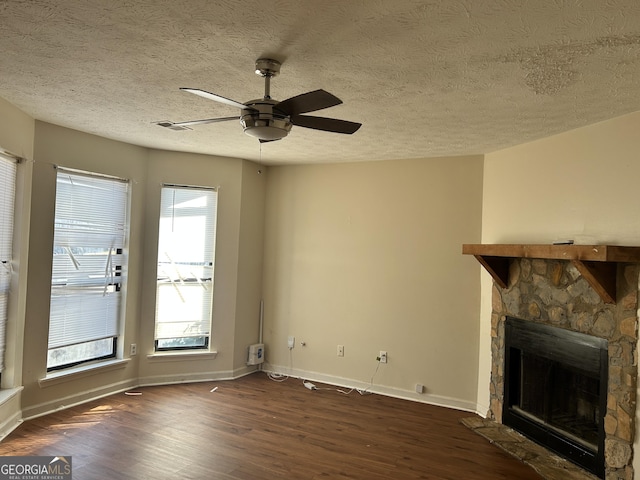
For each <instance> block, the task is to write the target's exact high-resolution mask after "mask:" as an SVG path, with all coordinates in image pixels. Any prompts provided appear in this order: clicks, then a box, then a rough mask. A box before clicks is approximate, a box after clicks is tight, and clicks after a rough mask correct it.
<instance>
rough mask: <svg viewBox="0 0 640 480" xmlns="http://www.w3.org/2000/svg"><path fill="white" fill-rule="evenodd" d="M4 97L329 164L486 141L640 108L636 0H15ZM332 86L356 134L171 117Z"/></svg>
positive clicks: (8, 4)
mask: <svg viewBox="0 0 640 480" xmlns="http://www.w3.org/2000/svg"><path fill="white" fill-rule="evenodd" d="M0 29H1V30H0V31H1V34H0V71H1V72H2V73H1V75H0V97H2V98H4V99H6V100H7V101H9V102H11V103H12V104H14V105H16V106H17V107H18V108H20V109H21V110H23V111H24V112H26V113H28V114H29V115H31V116H33V117H34V118H36V119H39V120H43V121H46V122H51V123H55V124H58V125H62V126H65V127H70V128H74V129H77V130H81V131H84V132H89V133H94V134H97V135H101V136H104V137H108V138H113V139H116V140H121V141H125V142H129V143H133V144H137V145H142V146H150V147H155V148H162V149H171V150H180V151H190V152H199V153H207V154H213V155H221V156H230V157H239V158H246V159H252V160H257V161H262V162H263V163H265V164H290V163H319V162H342V161H362V160H379V159H399V158H419V157H433V156H449V155H463V154H478V153H487V152H491V151H495V150H499V149H502V148H505V147H509V146H512V145H516V144H520V143H524V142H528V141H531V140H535V139H538V138H542V137H546V136H549V135H553V134H556V133H560V132H563V131H567V130H570V129H573V128H577V127H580V126H583V125H587V124H591V123H595V122H599V121H602V120H606V119H608V118H612V117H616V116H620V115H623V114H626V113H630V112H633V111H639V110H640V2H639V1H638V0H584V1H578V0H555V1H552V0H530V1H527V0H483V1H477V0H456V1H453V0H449V1H447V0H442V1H436V0H431V1H413V0H349V1H339V0H325V1H322V2H318V1H312V0H244V1H236V0H218V1H211V0H170V1H168V0H109V1H105V0H25V1H13V0H0ZM261 56H268V57H271V58H275V59H277V60H279V61H282V62H283V65H282V70H281V74H280V75H279V76H278V77H276V78H275V79H273V81H272V86H271V95H272V97H273V98H275V99H276V100H284V99H285V98H288V97H291V96H294V95H298V94H300V93H303V92H307V91H310V90H315V89H318V88H323V89H325V90H327V91H329V92H331V93H333V94H334V95H336V96H338V97H339V98H341V99H342V100H343V101H344V104H342V105H339V106H336V107H332V108H330V109H326V110H322V111H319V112H315V113H313V114H312V115H320V116H327V117H334V118H341V119H345V120H352V121H356V122H361V123H362V124H363V126H362V128H361V129H360V130H359V131H358V132H356V133H355V134H354V135H341V134H334V133H326V132H320V131H315V130H311V129H307V128H302V127H295V126H294V127H293V130H292V131H291V133H290V135H289V136H288V137H287V138H285V139H283V140H281V141H278V142H271V143H268V144H263V145H262V146H261V145H260V144H259V143H258V141H257V140H256V139H253V138H251V137H248V136H246V135H244V134H243V133H242V127H241V126H240V125H239V123H237V122H235V121H231V122H224V123H214V124H208V125H198V126H194V127H193V129H192V130H191V131H182V132H174V131H170V130H167V129H164V128H162V127H159V126H157V125H155V124H154V123H153V122H155V121H160V120H172V121H183V120H194V119H200V118H210V117H218V116H220V117H227V116H232V115H236V114H238V113H239V112H238V110H237V109H235V108H233V107H230V106H226V105H223V104H219V103H216V102H212V101H210V100H207V99H204V98H201V97H198V96H195V95H191V94H189V93H185V92H182V91H180V90H178V88H179V87H195V88H201V89H204V90H208V91H210V92H214V93H217V94H219V95H222V96H225V97H228V98H232V99H234V100H237V101H240V102H246V101H248V100H251V99H256V98H260V97H262V94H263V93H264V90H263V89H264V84H263V79H262V78H260V77H259V76H257V75H255V73H253V70H254V62H255V60H256V59H257V58H258V57H261Z"/></svg>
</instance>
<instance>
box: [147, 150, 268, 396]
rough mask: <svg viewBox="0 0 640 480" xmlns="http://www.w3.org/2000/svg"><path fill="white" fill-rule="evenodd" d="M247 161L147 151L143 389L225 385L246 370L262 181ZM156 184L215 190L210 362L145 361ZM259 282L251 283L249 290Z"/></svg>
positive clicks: (254, 321) (254, 323) (253, 320)
mask: <svg viewBox="0 0 640 480" xmlns="http://www.w3.org/2000/svg"><path fill="white" fill-rule="evenodd" d="M258 169H259V167H258V166H257V165H256V164H254V163H252V162H248V161H243V160H239V159H231V158H220V157H211V156H206V155H196V154H189V153H177V152H164V151H151V152H150V154H149V172H148V178H147V199H146V208H147V210H146V216H145V225H144V230H145V236H146V237H147V240H146V242H145V243H146V244H145V251H144V256H145V257H144V258H145V272H144V278H145V279H149V280H150V281H147V282H145V284H144V285H143V287H142V288H143V297H142V298H143V300H142V310H141V316H140V336H139V341H140V343H139V347H140V350H139V351H140V370H139V375H140V380H141V382H142V383H144V384H152V383H166V382H172V381H175V382H178V381H186V380H201V379H207V378H208V379H211V378H232V377H235V376H238V375H242V374H244V373H248V372H250V371H253V370H255V367H252V368H247V366H246V360H247V352H246V350H247V346H248V345H249V344H251V343H255V342H256V340H257V331H258V316H257V313H255V312H257V311H258V310H259V305H260V294H261V291H260V287H261V284H260V282H259V279H260V278H261V271H262V246H261V245H262V233H261V231H262V227H263V220H262V217H263V213H262V211H263V205H264V187H265V183H266V182H265V179H264V177H263V176H262V175H260V174H258ZM163 183H174V184H181V185H196V186H203V187H217V188H218V189H219V190H218V192H219V193H218V224H217V239H216V265H215V278H214V289H215V293H214V305H213V318H214V321H213V325H212V332H211V336H212V338H211V347H212V349H213V350H215V351H217V355H216V357H215V358H212V357H205V358H198V357H199V355H191V356H189V355H185V356H183V357H182V358H181V359H180V360H179V361H178V360H176V361H174V362H167V361H166V357H165V358H161V357H150V358H148V357H147V354H151V353H152V352H153V330H154V315H155V301H156V298H155V282H154V281H153V279H154V278H155V276H156V262H157V250H158V248H157V247H158V246H157V240H156V239H157V234H158V217H159V207H160V188H161V186H162V184H163ZM256 279H258V283H256Z"/></svg>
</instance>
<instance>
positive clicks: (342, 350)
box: [338, 345, 344, 357]
mask: <svg viewBox="0 0 640 480" xmlns="http://www.w3.org/2000/svg"><path fill="white" fill-rule="evenodd" d="M338 356H339V357H344V345H338Z"/></svg>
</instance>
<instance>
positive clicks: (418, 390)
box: [416, 383, 424, 393]
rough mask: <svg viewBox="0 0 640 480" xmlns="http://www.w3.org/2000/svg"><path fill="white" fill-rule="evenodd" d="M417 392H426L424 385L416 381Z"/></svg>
mask: <svg viewBox="0 0 640 480" xmlns="http://www.w3.org/2000/svg"><path fill="white" fill-rule="evenodd" d="M416 393H424V385H422V384H421V383H416Z"/></svg>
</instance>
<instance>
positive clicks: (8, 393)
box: [0, 386, 24, 406]
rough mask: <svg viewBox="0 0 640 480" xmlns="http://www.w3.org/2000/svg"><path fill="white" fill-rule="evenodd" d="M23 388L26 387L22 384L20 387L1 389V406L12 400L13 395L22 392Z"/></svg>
mask: <svg viewBox="0 0 640 480" xmlns="http://www.w3.org/2000/svg"><path fill="white" fill-rule="evenodd" d="M23 389H24V387H22V386H20V387H15V388H5V389H2V390H0V406H1V405H4V404H5V403H7V402H8V401H9V400H11V399H12V398H13V397H15V396H16V395H18V393H20V392H21V391H22V390H23Z"/></svg>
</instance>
